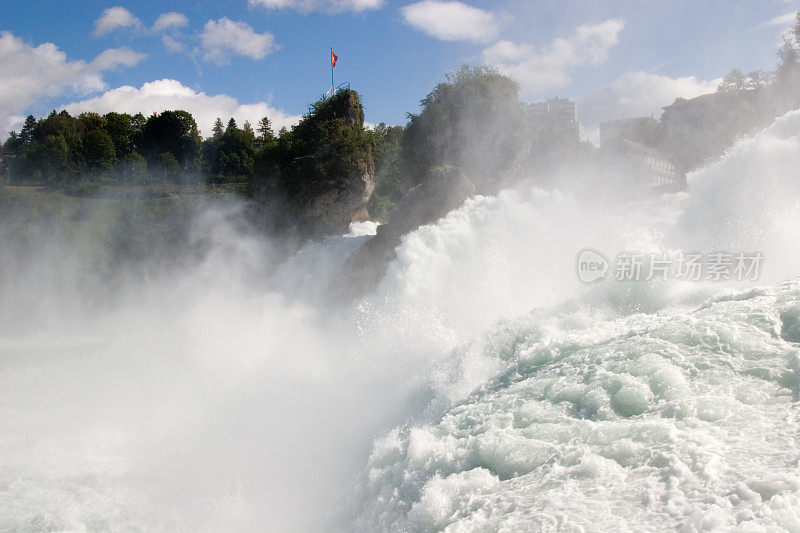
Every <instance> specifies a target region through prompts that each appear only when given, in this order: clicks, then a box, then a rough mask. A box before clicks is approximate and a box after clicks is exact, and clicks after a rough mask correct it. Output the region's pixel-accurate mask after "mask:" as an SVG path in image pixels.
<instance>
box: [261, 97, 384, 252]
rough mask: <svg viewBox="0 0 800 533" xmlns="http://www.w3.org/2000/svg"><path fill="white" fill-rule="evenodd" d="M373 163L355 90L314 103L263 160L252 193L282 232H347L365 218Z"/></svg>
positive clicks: (312, 235)
mask: <svg viewBox="0 0 800 533" xmlns="http://www.w3.org/2000/svg"><path fill="white" fill-rule="evenodd" d="M374 176H375V167H374V163H373V160H372V148H371V144H370V139H369V135H368V133H367V132H366V130H365V129H364V110H363V108H362V106H361V100H360V98H359V96H358V93H357V92H356V91H352V90H349V89H348V90H341V91H339V92H337V93H336V94H334V95H333V96H331V97H330V98H326V99H324V100H320V101H319V102H317V103H315V104H314V105H313V106H312V107H311V109H310V110H309V113H308V114H306V115H305V116H304V117H303V118H302V120H301V121H300V122H299V123H298V124H297V126H295V127H294V128H292V131H291V132H289V133H287V134H285V135H282V136H281V137H280V139H279V140H278V142H277V144H276V145H275V146H274V148H273V149H271V150H268V151H267V153H266V155H265V157H264V160H262V161H260V162H259V175H258V179H257V180H255V183H254V186H253V196H254V197H255V198H256V199H257V200H259V201H260V203H262V205H265V206H267V210H268V211H270V212H271V214H272V215H271V216H272V217H273V220H274V221H275V225H276V226H278V227H276V228H275V229H276V230H277V231H278V232H283V233H287V232H292V233H294V234H295V236H296V237H297V238H298V239H299V240H300V242H302V241H305V240H309V239H311V240H319V239H322V238H324V237H327V236H330V235H341V234H343V233H347V231H348V228H349V226H350V223H352V222H355V221H359V220H366V219H368V218H369V213H367V211H366V204H367V201H368V200H369V198H370V196H371V195H372V192H373V190H374V189H375V181H374Z"/></svg>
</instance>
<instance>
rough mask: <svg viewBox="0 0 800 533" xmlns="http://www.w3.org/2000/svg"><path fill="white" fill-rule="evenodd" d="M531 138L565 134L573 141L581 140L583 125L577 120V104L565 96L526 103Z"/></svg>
mask: <svg viewBox="0 0 800 533" xmlns="http://www.w3.org/2000/svg"><path fill="white" fill-rule="evenodd" d="M527 112H528V116H529V117H530V120H531V130H532V132H533V138H534V139H537V138H540V137H544V136H548V135H553V134H557V133H561V134H567V135H568V136H569V137H572V138H574V139H575V141H576V142H577V141H582V140H583V126H582V125H581V123H580V122H578V106H577V105H576V104H575V102H573V101H572V100H569V99H566V98H548V99H547V100H545V101H544V102H536V103H534V104H528V106H527Z"/></svg>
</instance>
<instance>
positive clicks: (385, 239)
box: [329, 167, 475, 303]
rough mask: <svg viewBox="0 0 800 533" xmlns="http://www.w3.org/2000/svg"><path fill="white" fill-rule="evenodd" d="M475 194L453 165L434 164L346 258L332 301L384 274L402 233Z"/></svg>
mask: <svg viewBox="0 0 800 533" xmlns="http://www.w3.org/2000/svg"><path fill="white" fill-rule="evenodd" d="M474 195H475V184H474V183H472V181H470V180H469V179H468V178H467V177H466V176H464V174H463V173H462V172H461V170H459V169H458V168H457V167H434V168H433V169H431V171H430V172H429V173H428V175H427V177H426V178H425V180H424V181H423V182H422V183H421V184H420V185H418V186H416V187H415V188H414V189H412V190H411V191H409V193H408V194H407V195H406V196H405V198H404V199H403V201H402V202H401V204H400V205H399V206H398V207H397V210H396V211H395V212H394V213H393V214H392V216H391V218H390V219H389V221H388V222H387V223H386V224H384V225H382V226H379V227H378V233H377V234H376V235H375V236H374V237H373V238H372V239H370V240H369V241H367V242H365V243H364V244H363V245H361V246H360V247H359V248H358V249H357V250H356V251H355V252H353V254H352V255H351V256H350V257H349V258H348V259H347V262H346V263H345V265H344V267H343V268H342V270H341V272H340V273H339V276H338V277H337V278H336V279H335V281H334V284H333V285H332V286H331V288H330V293H329V300H330V301H331V302H332V303H339V302H347V301H350V300H352V299H354V298H357V297H359V296H362V295H364V294H367V293H368V292H370V291H371V290H373V289H374V288H375V287H376V286H377V285H378V283H379V282H380V281H381V279H382V278H383V276H384V274H385V273H386V267H387V266H388V265H389V262H391V261H392V259H394V258H395V255H396V253H395V250H396V249H397V247H398V246H399V245H400V239H401V237H402V236H403V235H405V234H406V233H409V232H411V231H414V230H415V229H417V228H418V227H420V226H423V225H425V224H432V223H434V222H436V221H437V220H439V219H440V218H442V217H444V216H445V215H447V213H449V212H450V211H452V210H453V209H456V208H457V207H459V206H460V205H461V204H462V203H464V201H465V200H466V199H468V198H470V197H472V196H474Z"/></svg>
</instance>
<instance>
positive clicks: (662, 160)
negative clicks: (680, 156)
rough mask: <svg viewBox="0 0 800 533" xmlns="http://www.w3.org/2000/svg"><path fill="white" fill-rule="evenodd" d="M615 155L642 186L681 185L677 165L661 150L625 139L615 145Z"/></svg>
mask: <svg viewBox="0 0 800 533" xmlns="http://www.w3.org/2000/svg"><path fill="white" fill-rule="evenodd" d="M606 148H608V145H606ZM613 154H614V156H615V157H616V158H617V159H618V161H619V162H620V163H621V164H622V166H623V167H624V168H625V170H626V171H627V173H628V174H629V175H631V176H632V177H633V178H634V179H636V180H637V181H638V182H639V183H641V184H642V185H645V186H649V187H658V186H663V185H668V186H669V185H673V186H678V185H681V181H682V178H681V175H679V174H678V173H677V172H676V171H675V163H673V162H672V161H671V160H670V159H669V158H668V157H667V156H666V155H665V154H664V153H663V152H661V150H658V149H656V148H653V147H651V146H646V145H644V144H641V143H637V142H636V141H631V140H630V139H624V138H623V139H619V140H618V141H617V142H616V143H614V144H613Z"/></svg>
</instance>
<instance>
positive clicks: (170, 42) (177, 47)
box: [161, 35, 186, 52]
mask: <svg viewBox="0 0 800 533" xmlns="http://www.w3.org/2000/svg"><path fill="white" fill-rule="evenodd" d="M161 42H162V43H163V44H164V47H165V48H166V49H167V50H169V51H170V52H182V51H183V50H184V49H185V48H186V47H185V46H184V45H183V43H181V42H179V41H177V40H175V39H173V38H172V37H170V36H169V35H164V36H163V37H161Z"/></svg>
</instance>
